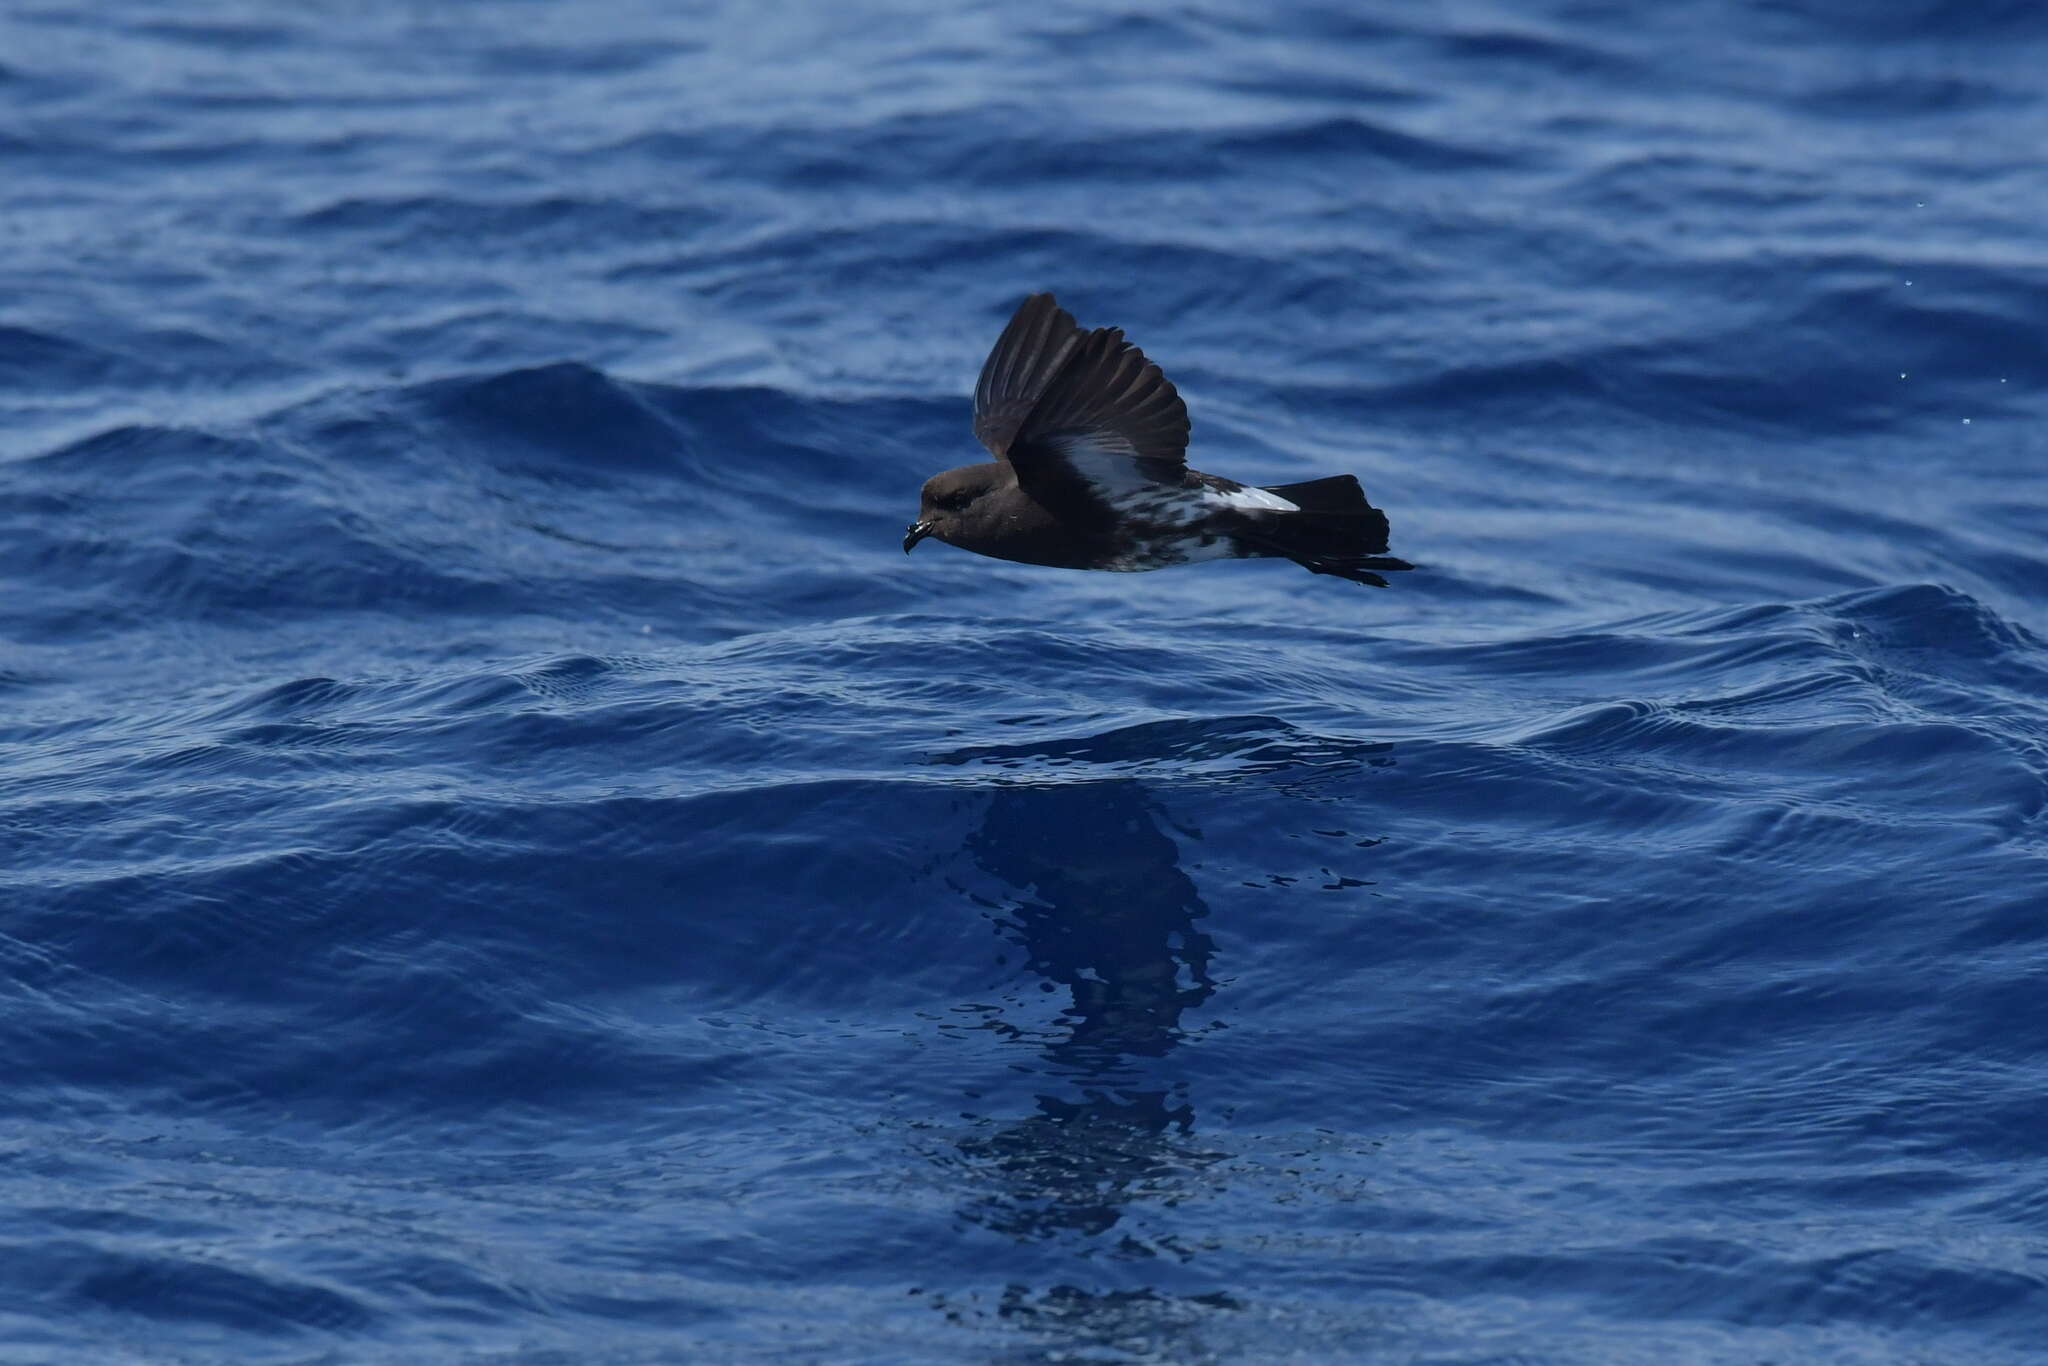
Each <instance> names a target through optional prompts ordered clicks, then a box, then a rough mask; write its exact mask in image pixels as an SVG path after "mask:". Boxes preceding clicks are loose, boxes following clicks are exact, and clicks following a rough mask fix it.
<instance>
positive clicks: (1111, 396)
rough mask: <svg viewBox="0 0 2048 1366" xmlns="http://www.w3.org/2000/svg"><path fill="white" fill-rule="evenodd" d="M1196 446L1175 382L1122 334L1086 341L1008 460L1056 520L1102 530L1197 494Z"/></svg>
mask: <svg viewBox="0 0 2048 1366" xmlns="http://www.w3.org/2000/svg"><path fill="white" fill-rule="evenodd" d="M1061 316H1062V317H1064V316H1065V315H1064V314H1062V315H1061ZM1187 445H1188V410H1187V405H1186V404H1185V403H1182V402H1181V398H1180V391H1179V390H1177V389H1175V388H1174V387H1173V381H1171V380H1169V379H1168V378H1167V377H1166V376H1165V375H1164V374H1162V373H1160V370H1159V367H1158V366H1156V365H1154V364H1153V363H1152V362H1151V361H1149V360H1147V359H1145V353H1144V352H1142V351H1140V350H1139V349H1138V348H1137V347H1135V346H1133V345H1131V344H1130V343H1129V342H1127V341H1125V340H1124V334H1123V330H1122V329H1121V328H1115V327H1102V328H1097V329H1096V330H1094V331H1093V332H1088V333H1085V334H1082V335H1081V337H1080V340H1079V342H1078V344H1077V345H1076V346H1075V347H1074V348H1073V351H1072V353H1071V354H1070V355H1069V356H1068V357H1067V359H1066V361H1065V363H1064V364H1063V365H1061V366H1060V368H1059V370H1058V372H1057V373H1055V374H1054V375H1053V376H1052V378H1051V380H1050V381H1049V382H1048V383H1047V384H1046V385H1045V386H1044V389H1043V390H1042V392H1041V393H1040V394H1039V395H1038V401H1037V402H1036V403H1035V404H1033V405H1032V407H1031V411H1030V413H1029V414H1028V415H1027V416H1026V417H1025V419H1024V421H1023V423H1022V425H1021V426H1020V427H1019V428H1018V429H1017V432H1016V435H1015V436H1014V437H1013V438H1012V440H1011V442H1010V445H1009V449H1008V452H1007V458H1008V460H1009V462H1010V464H1011V465H1012V466H1014V467H1015V468H1016V471H1017V483H1018V484H1019V485H1020V486H1021V487H1022V488H1023V489H1024V490H1025V491H1026V492H1027V493H1029V494H1031V496H1032V497H1034V498H1036V499H1037V500H1038V501H1039V502H1040V503H1042V504H1044V505H1045V507H1046V508H1047V509H1048V510H1049V511H1051V512H1053V513H1055V514H1057V515H1059V516H1061V517H1065V518H1069V519H1074V520H1084V521H1092V522H1098V523H1099V522H1104V521H1113V520H1115V519H1116V518H1118V517H1120V516H1123V515H1126V514H1127V513H1129V512H1131V511H1132V510H1133V507H1134V505H1135V504H1138V503H1144V502H1149V501H1152V500H1153V499H1155V498H1156V497H1157V495H1159V494H1160V493H1163V492H1167V491H1170V490H1173V489H1181V488H1187V487H1190V485H1191V481H1190V479H1189V476H1188V468H1187Z"/></svg>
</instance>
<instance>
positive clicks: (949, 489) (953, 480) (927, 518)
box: [903, 460, 1008, 554]
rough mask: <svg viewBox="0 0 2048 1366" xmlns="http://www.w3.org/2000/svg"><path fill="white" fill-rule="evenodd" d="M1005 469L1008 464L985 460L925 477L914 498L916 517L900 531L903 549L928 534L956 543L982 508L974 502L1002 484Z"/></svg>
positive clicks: (906, 551) (977, 501)
mask: <svg viewBox="0 0 2048 1366" xmlns="http://www.w3.org/2000/svg"><path fill="white" fill-rule="evenodd" d="M1007 473H1008V467H1007V466H1005V465H1003V464H1000V463H998V462H997V461H994V460H984V461H982V462H981V463H980V464H978V465H962V466H961V467H960V468H958V469H954V470H947V471H945V472H944V473H942V474H935V475H933V476H932V477H931V478H929V479H927V480H925V481H924V492H923V493H922V494H921V495H919V497H918V500H917V520H916V521H915V522H912V523H911V524H910V529H909V530H908V531H906V532H904V533H903V550H904V553H905V554H908V553H909V552H910V549H911V547H913V546H915V545H916V544H917V543H918V542H919V541H921V540H923V539H924V538H925V537H927V536H936V537H938V538H939V539H940V540H942V541H946V542H949V543H954V544H957V543H958V537H959V533H960V531H961V529H962V528H963V527H964V526H966V525H967V524H968V523H969V522H971V521H972V520H973V519H974V518H975V516H976V515H977V513H978V512H980V511H981V510H982V509H979V508H978V507H977V506H976V505H977V504H979V503H980V502H981V500H982V499H983V498H985V497H987V496H988V495H989V494H990V493H993V492H994V491H995V490H996V489H997V488H998V487H1000V486H1001V485H1002V483H1003V476H1004V475H1005V474H1007Z"/></svg>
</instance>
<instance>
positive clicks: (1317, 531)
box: [1254, 474, 1415, 588]
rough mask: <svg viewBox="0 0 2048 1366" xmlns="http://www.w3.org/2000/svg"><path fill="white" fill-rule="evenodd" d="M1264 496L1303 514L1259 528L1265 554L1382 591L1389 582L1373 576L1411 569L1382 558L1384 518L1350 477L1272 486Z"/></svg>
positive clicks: (1292, 514) (1259, 541) (1386, 556)
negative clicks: (1269, 495) (1282, 501)
mask: <svg viewBox="0 0 2048 1366" xmlns="http://www.w3.org/2000/svg"><path fill="white" fill-rule="evenodd" d="M1266 492H1268V493H1275V494H1278V495H1279V496H1280V497H1282V498H1285V499H1286V500H1287V501H1288V502H1290V503H1292V504H1294V505H1295V506H1296V507H1298V508H1300V509H1301V511H1299V512H1287V513H1282V514H1281V515H1279V516H1277V517H1275V518H1273V519H1272V520H1271V521H1270V522H1268V523H1266V524H1265V525H1264V526H1262V527H1260V528H1259V535H1258V538H1257V539H1256V540H1255V542H1254V544H1257V545H1259V546H1261V547H1262V548H1263V549H1264V550H1265V551H1266V553H1267V554H1269V555H1276V556H1283V557H1285V558H1287V559H1290V560H1293V561H1294V562H1295V563H1296V564H1298V565H1301V566H1302V567H1303V568H1305V569H1312V570H1314V571H1315V572H1316V573H1318V574H1335V575H1336V576H1337V577H1339V578H1344V579H1349V580H1351V581H1352V582H1353V583H1368V584H1371V585H1372V586H1373V587H1375V588H1385V587H1386V586H1387V581H1386V580H1385V579H1383V578H1381V577H1380V576H1379V575H1378V574H1375V573H1373V572H1372V571H1374V570H1376V569H1384V570H1388V571H1393V570H1399V569H1413V568H1414V567H1415V566H1414V565H1412V564H1410V563H1408V561H1406V560H1401V559H1396V558H1394V557H1393V556H1392V555H1389V554H1387V553H1386V550H1387V514H1386V513H1384V512H1381V511H1380V510H1379V509H1378V508H1376V507H1374V506H1373V505H1372V504H1371V503H1369V502H1367V501H1366V500H1365V490H1364V489H1362V488H1360V487H1359V486H1358V480H1357V479H1356V478H1355V477H1353V476H1352V475H1348V474H1333V475H1331V476H1329V477H1328V478H1326V479H1310V480H1307V481H1305V482H1303V483H1299V484H1275V485H1272V486H1270V487H1269V488H1267V490H1266Z"/></svg>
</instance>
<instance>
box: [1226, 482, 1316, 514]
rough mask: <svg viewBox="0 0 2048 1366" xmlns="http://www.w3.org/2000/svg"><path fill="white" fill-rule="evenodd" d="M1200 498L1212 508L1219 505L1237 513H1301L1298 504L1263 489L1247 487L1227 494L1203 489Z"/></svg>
mask: <svg viewBox="0 0 2048 1366" xmlns="http://www.w3.org/2000/svg"><path fill="white" fill-rule="evenodd" d="M1202 497H1203V499H1204V500H1205V501H1206V502H1208V503H1210V504H1211V505H1212V506H1215V505H1220V506H1223V507H1227V508H1232V509H1235V510H1236V511H1238V512H1299V511H1301V505H1300V504H1298V503H1290V502H1288V501H1287V500H1286V499H1285V498H1282V497H1281V496H1280V495H1279V494H1277V493H1268V492H1266V490H1264V489H1255V488H1252V487H1251V486H1249V485H1247V486H1245V487H1244V488H1241V489H1233V490H1231V491H1230V492H1229V493H1225V492H1223V491H1222V490H1221V489H1203V490H1202Z"/></svg>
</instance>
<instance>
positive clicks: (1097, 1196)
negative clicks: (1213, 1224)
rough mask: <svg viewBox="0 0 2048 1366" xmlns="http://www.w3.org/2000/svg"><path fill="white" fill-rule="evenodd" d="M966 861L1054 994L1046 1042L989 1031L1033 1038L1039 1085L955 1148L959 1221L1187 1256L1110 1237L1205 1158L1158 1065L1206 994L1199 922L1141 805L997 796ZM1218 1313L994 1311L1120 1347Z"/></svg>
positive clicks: (1043, 794)
mask: <svg viewBox="0 0 2048 1366" xmlns="http://www.w3.org/2000/svg"><path fill="white" fill-rule="evenodd" d="M967 851H968V854H969V856H970V857H971V858H972V860H973V863H974V865H975V866H976V868H977V869H978V870H979V871H980V872H981V873H982V874H985V875H987V876H988V877H990V878H993V879H994V880H995V881H996V882H997V883H999V884H1000V885H1001V887H1002V888H1003V889H1005V890H1006V892H1007V895H1006V896H1004V898H1003V899H1002V900H1001V901H1000V902H999V903H998V905H997V911H996V924H997V926H998V929H999V931H1000V932H1001V933H1002V934H1003V935H1004V936H1005V937H1006V938H1009V939H1011V940H1013V941H1014V942H1016V943H1017V944H1018V945H1019V946H1020V947H1021V948H1022V949H1023V952H1024V955H1025V962H1026V965H1027V967H1028V969H1029V971H1030V972H1031V973H1032V974H1033V975H1035V976H1037V977H1038V978H1039V979H1041V981H1043V982H1044V983H1045V984H1046V985H1047V986H1048V987H1049V988H1052V989H1054V990H1059V989H1064V991H1065V992H1066V993H1068V999H1067V1002H1066V1004H1065V1008H1064V1009H1063V1010H1062V1011H1061V1013H1060V1015H1059V1017H1058V1019H1057V1021H1056V1022H1055V1027H1054V1029H1053V1031H1052V1032H1051V1033H1050V1035H1048V1034H1046V1033H1045V1032H1044V1031H1042V1030H1026V1029H1021V1028H1020V1029H1014V1030H1004V1031H1003V1032H1005V1033H1008V1034H1010V1036H1011V1037H1012V1038H1014V1039H1016V1040H1018V1041H1020V1042H1026V1041H1028V1042H1030V1043H1032V1044H1034V1045H1035V1046H1036V1057H1035V1058H1034V1060H1033V1062H1032V1063H1031V1069H1032V1071H1033V1072H1034V1073H1035V1074H1036V1075H1038V1076H1040V1077H1042V1078H1043V1079H1044V1080H1045V1082H1046V1083H1047V1084H1048V1089H1047V1090H1045V1091H1043V1092H1041V1093H1040V1094H1039V1095H1037V1096H1036V1097H1035V1108H1034V1109H1033V1111H1032V1112H1031V1113H1029V1114H1026V1115H1023V1116H1021V1117H1016V1118H1011V1119H1007V1120H1004V1119H996V1118H991V1119H990V1120H989V1121H987V1123H988V1125H989V1127H988V1128H986V1129H984V1130H982V1131H981V1132H978V1133H976V1134H974V1135H972V1136H970V1137H968V1138H966V1139H964V1140H962V1141H960V1142H959V1144H958V1153H959V1156H960V1158H962V1159H964V1161H965V1163H966V1165H967V1167H968V1169H969V1170H970V1171H971V1172H972V1173H973V1174H974V1180H975V1185H976V1186H977V1187H978V1191H977V1193H975V1194H973V1195H971V1196H970V1197H969V1198H968V1199H967V1201H966V1202H965V1203H964V1205H963V1207H962V1208H961V1211H960V1212H961V1216H962V1218H964V1219H965V1220H967V1221H969V1222H971V1223H973V1224H977V1225H980V1226H981V1227H984V1228H987V1229H990V1230H993V1231H995V1232H997V1233H1001V1234H1005V1235H1007V1236H1009V1237H1012V1238H1017V1239H1020V1240H1027V1241H1043V1240H1052V1239H1058V1238H1074V1239H1077V1240H1081V1241H1084V1242H1085V1243H1086V1244H1087V1246H1088V1247H1089V1249H1090V1250H1092V1251H1095V1252H1098V1253H1105V1254H1107V1255H1110V1256H1116V1257H1131V1258H1141V1257H1142V1258H1158V1257H1166V1258H1171V1259H1175V1260H1178V1261H1181V1262H1186V1261H1188V1260H1189V1259H1191V1258H1192V1257H1193V1256H1195V1255H1196V1253H1197V1252H1198V1251H1199V1248H1197V1247H1194V1246H1190V1245H1189V1244H1188V1242H1186V1241H1185V1240H1183V1239H1182V1238H1180V1237H1178V1236H1176V1235H1173V1234H1170V1233H1167V1234H1159V1233H1150V1234H1146V1233H1138V1232H1134V1231H1131V1230H1130V1229H1128V1228H1120V1227H1119V1226H1120V1225H1124V1224H1126V1223H1127V1222H1128V1221H1127V1218H1126V1216H1127V1214H1128V1212H1129V1211H1130V1209H1131V1207H1132V1206H1133V1205H1134V1204H1137V1203H1150V1204H1155V1205H1172V1204H1175V1203H1177V1201H1178V1199H1179V1196H1180V1194H1181V1192H1182V1189H1183V1187H1184V1186H1185V1184H1186V1183H1187V1182H1188V1181H1189V1180H1190V1178H1191V1177H1192V1176H1193V1175H1194V1174H1195V1173H1197V1172H1199V1171H1200V1170H1201V1169H1202V1168H1204V1167H1206V1166H1208V1165H1210V1164H1212V1163H1214V1162H1215V1161H1217V1160H1218V1158H1219V1157H1220V1154H1217V1153H1214V1152H1210V1151H1205V1150H1204V1149H1203V1148H1202V1147H1201V1145H1200V1144H1199V1143H1198V1142H1197V1141H1196V1140H1195V1136H1194V1134H1195V1107H1194V1103H1193V1101H1192V1099H1191V1098H1190V1097H1189V1095H1188V1090H1187V1087H1186V1084H1185V1083H1184V1082H1182V1081H1179V1080H1175V1079H1173V1078H1171V1076H1170V1075H1169V1074H1168V1073H1167V1072H1166V1070H1165V1069H1164V1068H1162V1067H1160V1066H1158V1065H1157V1060H1162V1059H1165V1058H1166V1057H1167V1056H1168V1055H1169V1054H1170V1053H1171V1052H1172V1051H1173V1050H1174V1049H1175V1048H1176V1047H1177V1046H1178V1045H1179V1044H1180V1043H1181V1042H1182V1040H1183V1039H1184V1038H1186V1037H1187V1036H1188V1034H1189V1031H1190V1026H1189V1025H1188V1023H1187V1022H1186V1019H1187V1014H1188V1012H1189V1011H1191V1010H1193V1009H1195V1008H1196V1007H1199V1006H1200V1005H1202V1004H1203V1003H1204V1002H1206V1001H1208V1000H1209V998H1210V997H1211V996H1212V995H1213V994H1214V993H1215V991H1216V979H1215V977H1214V976H1213V975H1212V973H1211V961H1212V959H1213V957H1214V954H1215V943H1214V941H1213V940H1212V939H1211V938H1210V936H1209V935H1208V934H1207V933H1205V932H1204V931H1203V930H1202V929H1201V922H1202V920H1203V919H1204V918H1205V917H1206V916H1207V915H1208V910H1207V908H1206V907H1205V906H1204V905H1203V904H1202V899H1201V897H1200V895H1199V894H1198V893H1197V891H1196V888H1195V884H1194V882H1193V880H1192V879H1190V878H1189V877H1188V875H1187V874H1186V873H1185V872H1184V871H1182V869H1181V867H1180V861H1179V849H1178V847H1177V846H1176V844H1175V843H1174V840H1173V839H1172V838H1171V837H1170V836H1169V835H1168V834H1167V833H1166V831H1165V829H1163V828H1162V821H1161V816H1160V813H1159V811H1158V809H1157V807H1156V806H1155V805H1154V803H1153V802H1152V800H1151V798H1150V797H1149V795H1148V793H1147V791H1146V789H1145V787H1144V785H1143V784H1141V783H1139V782H1136V781H1132V780H1112V781H1099V782H1089V783H1075V784H1064V785H1046V786H1033V785H1019V786H1004V787H998V788H996V789H995V790H994V791H993V793H992V795H991V797H990V799H989V803H988V807H987V810H986V814H985V815H984V817H983V819H982V822H981V825H980V827H979V829H978V830H977V831H976V832H975V834H974V835H973V836H972V837H971V838H970V839H969V841H968V845H967ZM988 1023H989V1024H990V1025H991V1026H992V1027H996V1028H999V1029H1000V1028H1001V1022H1000V1021H999V1020H993V1019H992V1020H990V1021H989V1022H988ZM940 1307H941V1308H948V1306H946V1305H945V1304H943V1303H942V1304H941V1305H940ZM1226 1307H1235V1302H1234V1301H1233V1300H1232V1299H1231V1298H1230V1297H1229V1296H1227V1295H1223V1294H1218V1293H1206V1294H1198V1295H1195V1296H1191V1297H1177V1296H1172V1295H1166V1294H1161V1293H1159V1292H1157V1291H1153V1290H1144V1291H1136V1292H1134V1291H1130V1290H1110V1291H1103V1292H1099V1293H1098V1292H1093V1291H1089V1290H1084V1289H1080V1288H1077V1287H1075V1286H1071V1285H1056V1286H1053V1287H1050V1288H1048V1289H1046V1290H1044V1291H1038V1292H1034V1291H1032V1290H1030V1289H1028V1288H1027V1287H1024V1286H1021V1285H1012V1286H1010V1287H1009V1288H1008V1289H1007V1290H1006V1292H1005V1293H1004V1295H1003V1298H1002V1301H1001V1303H1000V1304H999V1305H996V1306H993V1310H994V1313H995V1314H996V1315H997V1316H998V1317H999V1318H1000V1319H1001V1320H1003V1321H1005V1322H1009V1323H1012V1324H1013V1325H1018V1326H1027V1325H1028V1326H1030V1327H1033V1328H1035V1329H1038V1330H1041V1331H1051V1332H1057V1333H1059V1334H1060V1335H1061V1336H1062V1337H1064V1338H1066V1339H1068V1340H1069V1341H1072V1340H1074V1339H1075V1338H1079V1339H1081V1340H1084V1341H1087V1342H1090V1343H1092V1344H1094V1345H1095V1346H1097V1347H1099V1348H1105V1349H1109V1350H1129V1349H1130V1347H1131V1345H1132V1341H1133V1336H1134V1335H1135V1336H1136V1338H1139V1339H1143V1340H1145V1341H1149V1342H1153V1343H1154V1344H1155V1345H1156V1342H1157V1339H1158V1337H1159V1335H1160V1334H1161V1333H1162V1332H1172V1331H1176V1330H1175V1329H1174V1327H1173V1326H1174V1325H1176V1324H1179V1325H1182V1326H1183V1327H1187V1326H1191V1325H1192V1323H1193V1322H1194V1321H1196V1320H1198V1319H1199V1318H1201V1317H1203V1316H1206V1315H1207V1314H1209V1313H1213V1312H1214V1311H1215V1310H1216V1309H1218V1308H1226ZM984 1308H985V1309H986V1308H987V1307H984ZM956 1310H957V1306H956V1307H953V1308H952V1309H949V1312H954V1311H956Z"/></svg>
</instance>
